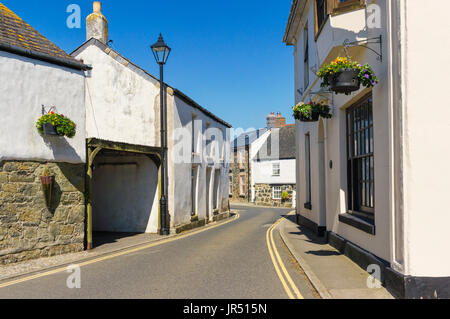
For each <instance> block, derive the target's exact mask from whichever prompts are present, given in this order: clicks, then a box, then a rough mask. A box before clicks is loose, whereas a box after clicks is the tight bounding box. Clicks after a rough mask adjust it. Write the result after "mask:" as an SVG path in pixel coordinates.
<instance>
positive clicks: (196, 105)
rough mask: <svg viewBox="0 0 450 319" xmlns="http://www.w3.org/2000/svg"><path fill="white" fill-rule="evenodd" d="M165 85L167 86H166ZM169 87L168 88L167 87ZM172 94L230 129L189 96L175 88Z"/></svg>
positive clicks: (229, 125) (227, 124)
mask: <svg viewBox="0 0 450 319" xmlns="http://www.w3.org/2000/svg"><path fill="white" fill-rule="evenodd" d="M166 85H167V84H166ZM168 87H170V86H168ZM172 89H173V92H174V94H175V95H176V96H178V97H179V98H181V99H182V100H183V101H185V102H186V103H188V104H190V105H191V106H193V107H195V108H196V109H199V110H200V111H202V112H203V113H205V114H206V115H207V116H209V117H210V118H212V119H213V120H215V121H217V122H219V123H220V124H223V125H225V126H226V127H228V128H231V127H232V125H231V124H229V123H227V122H225V121H224V120H222V119H220V118H218V117H217V116H215V115H214V114H212V113H211V112H210V111H208V110H207V109H205V108H204V107H202V106H201V105H200V104H198V103H197V102H195V101H194V100H193V99H191V98H190V97H189V96H187V95H186V94H184V93H183V92H181V91H180V90H177V89H175V88H172Z"/></svg>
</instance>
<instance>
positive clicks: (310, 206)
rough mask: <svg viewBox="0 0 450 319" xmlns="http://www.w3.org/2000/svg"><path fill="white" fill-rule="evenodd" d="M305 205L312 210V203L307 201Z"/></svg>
mask: <svg viewBox="0 0 450 319" xmlns="http://www.w3.org/2000/svg"><path fill="white" fill-rule="evenodd" d="M304 207H305V209H308V210H312V205H311V203H305V205H304Z"/></svg>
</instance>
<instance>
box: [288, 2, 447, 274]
mask: <svg viewBox="0 0 450 319" xmlns="http://www.w3.org/2000/svg"><path fill="white" fill-rule="evenodd" d="M309 2H311V1H309ZM376 3H377V4H378V5H379V7H380V8H381V12H380V13H381V15H380V16H381V19H382V23H381V25H382V28H381V29H369V30H368V32H367V35H366V36H367V37H375V36H379V35H380V34H381V35H382V36H383V39H384V40H383V62H382V63H381V62H380V61H377V60H376V55H375V54H374V53H372V52H370V51H368V50H364V49H359V48H355V49H351V50H350V53H351V55H352V56H353V58H354V59H355V60H358V61H360V62H363V63H369V64H370V65H372V67H373V68H374V71H375V73H376V74H377V76H378V77H379V79H380V83H379V84H378V85H377V86H375V87H374V88H373V99H374V105H373V107H374V108H373V116H374V147H375V225H376V235H375V236H372V235H368V234H366V233H364V232H362V231H360V230H358V229H356V228H353V227H351V226H348V225H345V224H342V223H340V222H339V221H338V216H339V214H342V213H345V212H346V210H347V207H346V192H347V180H346V172H347V167H346V142H345V108H347V107H348V106H351V105H352V104H353V103H354V102H356V101H357V100H358V99H359V98H361V97H362V96H364V95H365V94H366V93H367V92H369V90H361V91H359V92H356V93H354V94H352V95H351V96H348V97H347V96H344V95H338V96H337V95H334V97H333V100H331V101H330V102H332V103H333V105H334V114H333V118H332V119H330V120H326V121H324V133H325V134H324V135H325V164H326V194H327V196H326V208H327V214H326V217H327V218H326V226H327V229H328V230H331V231H333V232H335V233H337V234H339V235H341V236H342V237H344V238H346V239H348V240H350V241H351V242H354V243H356V244H357V245H359V246H361V247H362V248H364V249H366V250H368V251H370V252H372V253H374V254H375V255H377V256H379V257H381V258H383V259H385V260H387V261H390V262H391V263H392V265H393V267H394V268H395V269H396V270H398V271H400V272H401V273H403V274H405V275H413V276H427V277H438V276H450V254H448V253H447V251H448V249H447V248H446V246H445V245H446V243H448V242H449V241H450V233H449V232H448V229H447V228H448V225H449V224H450V215H449V214H448V213H447V209H446V207H447V205H446V202H445V198H447V193H448V190H449V189H450V178H449V177H450V176H448V175H450V173H449V170H448V156H446V154H448V153H449V152H450V149H449V147H450V146H449V145H448V143H447V139H448V138H447V137H448V134H449V129H450V125H449V124H448V117H449V116H450V110H449V107H448V106H449V105H448V102H447V100H448V97H447V95H446V91H447V87H446V86H447V81H446V80H447V75H448V74H449V72H450V67H449V64H448V63H447V62H448V52H450V38H449V37H448V36H447V33H448V30H450V22H449V20H448V18H447V17H446V14H447V12H448V9H450V3H449V2H448V1H445V0H439V1H433V2H427V3H426V4H425V3H424V2H423V1H418V0H417V1H416V0H408V1H406V0H396V1H392V2H390V1H389V2H388V1H376ZM393 7H395V8H396V9H395V10H397V11H396V12H394V13H395V14H394V15H392V17H393V18H394V19H395V20H394V21H391V20H390V17H391V14H392V12H391V10H393V9H392V8H393ZM363 11H364V10H363ZM361 13H362V12H361V10H359V11H355V12H353V13H346V14H341V15H338V16H335V17H334V18H331V19H330V20H329V21H328V23H327V25H326V26H325V28H324V29H323V30H322V33H321V34H320V36H319V38H318V40H317V42H315V41H311V40H310V42H309V43H310V57H311V58H310V59H311V60H313V61H314V62H310V64H311V66H314V65H315V64H316V63H317V65H318V67H320V65H321V64H322V63H323V62H328V60H327V61H324V59H325V57H326V59H331V58H335V57H336V56H337V55H339V53H340V54H341V55H342V54H343V52H340V51H341V49H339V48H338V49H336V48H333V47H330V45H329V43H334V44H336V43H342V42H343V41H344V40H345V37H344V36H342V34H344V35H345V34H346V31H345V30H346V29H347V30H348V31H350V33H349V34H351V33H352V32H353V33H355V32H354V31H355V28H356V29H361V26H362V23H364V17H365V16H367V14H366V13H365V14H361ZM306 17H309V18H308V21H309V23H310V27H309V29H310V39H313V36H314V34H313V32H311V31H312V30H314V28H313V24H312V22H313V17H314V15H313V11H312V7H309V9H308V12H307V13H305V16H304V17H303V19H304V21H306V19H305V18H306ZM424 17H425V18H424ZM431 17H432V18H431ZM424 19H425V20H424ZM418 21H422V22H418ZM390 24H392V28H393V29H392V32H390V31H389V25H390ZM332 27H335V28H336V27H338V28H341V29H343V30H337V31H336V30H334V29H332ZM302 31H303V28H302V27H301V28H299V30H298V33H297V35H298V36H297V38H298V42H297V46H296V48H295V68H296V69H295V73H296V76H295V78H296V89H298V88H301V87H302V83H303V73H302V72H303V48H302V46H303V43H304V41H303V38H302V34H303V32H302ZM330 39H333V41H331V40H330ZM316 43H317V45H316ZM327 43H328V45H327ZM371 47H373V48H374V49H375V50H379V48H378V46H377V45H371ZM391 48H392V52H391V51H389V50H390V49H391ZM315 56H317V57H318V58H315ZM310 83H311V86H310V89H311V91H317V90H319V85H320V81H317V79H316V78H315V76H314V75H313V74H312V73H311V78H310ZM301 99H302V96H300V94H299V93H298V92H296V99H295V102H296V103H298V102H299V101H300V100H301ZM399 114H401V115H400V117H399ZM393 119H395V120H396V122H392V121H393ZM296 127H297V141H298V145H297V159H298V165H297V168H296V171H297V185H298V192H297V197H298V198H297V205H298V207H299V208H298V210H299V213H300V214H302V215H303V216H305V217H307V218H309V219H311V220H313V221H315V222H317V223H319V222H320V221H319V220H318V216H319V209H320V206H321V205H320V200H319V185H318V181H319V176H318V171H319V168H318V163H319V149H318V123H301V122H299V121H297V123H296ZM396 131H399V132H400V133H399V134H400V137H399V140H398V141H397V140H394V137H393V134H394V132H396ZM306 133H310V134H311V164H312V167H311V170H312V171H311V179H312V207H313V209H312V211H308V210H305V209H303V204H304V203H305V186H304V183H305V182H304V181H305V167H304V166H305V165H304V163H305V162H304V136H305V134H306ZM393 154H399V159H395V158H394V155H393ZM330 160H332V161H333V169H330V168H329V167H328V164H329V161H330ZM394 160H395V161H399V162H398V163H399V164H398V165H400V166H399V168H397V166H396V165H397V162H395V161H394Z"/></svg>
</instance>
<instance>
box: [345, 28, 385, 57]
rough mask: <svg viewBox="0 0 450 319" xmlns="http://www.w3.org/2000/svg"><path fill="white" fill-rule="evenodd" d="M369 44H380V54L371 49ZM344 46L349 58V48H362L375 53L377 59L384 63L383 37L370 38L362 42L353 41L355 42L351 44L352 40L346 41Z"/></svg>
mask: <svg viewBox="0 0 450 319" xmlns="http://www.w3.org/2000/svg"><path fill="white" fill-rule="evenodd" d="M369 44H379V45H380V52H377V51H376V50H374V49H372V48H371V47H369V46H368V45H369ZM343 45H344V50H345V53H346V54H347V56H348V52H347V48H350V47H362V48H366V49H367V50H370V51H372V52H374V53H375V54H376V55H377V59H378V60H379V61H380V62H383V38H382V36H381V35H380V36H379V37H375V38H369V39H366V40H360V41H353V42H350V40H348V39H347V40H345V41H344V43H343Z"/></svg>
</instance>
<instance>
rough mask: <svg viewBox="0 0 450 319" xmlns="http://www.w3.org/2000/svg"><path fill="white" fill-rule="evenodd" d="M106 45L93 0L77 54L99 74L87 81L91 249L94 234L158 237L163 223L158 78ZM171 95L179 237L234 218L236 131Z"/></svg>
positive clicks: (173, 212) (172, 184)
mask: <svg viewBox="0 0 450 319" xmlns="http://www.w3.org/2000/svg"><path fill="white" fill-rule="evenodd" d="M107 43H108V22H107V20H106V18H105V17H104V16H103V14H102V13H101V4H100V3H99V2H94V12H93V13H92V14H91V15H89V16H88V17H87V42H86V43H84V44H83V45H81V46H80V47H79V48H78V49H76V50H75V51H74V52H73V53H72V56H73V57H75V58H77V59H82V60H83V61H84V62H85V63H87V64H89V65H91V66H92V68H93V69H92V73H91V75H90V76H89V78H88V79H87V80H86V116H87V126H86V131H87V139H88V142H87V144H88V161H89V167H90V171H88V176H90V177H91V178H92V179H91V183H89V184H90V185H91V189H90V193H92V196H88V220H89V221H88V233H89V234H88V242H89V243H90V244H92V233H93V232H94V231H108V232H110V231H113V232H148V233H156V232H158V231H159V230H160V225H161V221H160V213H159V196H160V190H159V174H160V169H159V167H160V153H161V149H160V147H161V142H160V140H161V139H160V96H159V94H160V88H159V80H158V79H157V78H155V77H154V76H153V75H151V74H149V73H147V72H146V71H145V70H143V69H142V68H140V67H139V66H137V65H136V64H134V63H132V62H131V61H130V60H128V59H126V58H125V57H123V56H122V55H121V54H120V53H118V52H117V51H115V50H113V49H111V48H110V47H109V46H108V45H107ZM166 92H167V96H166V99H167V112H168V115H167V118H168V152H169V153H168V158H169V163H168V174H169V176H168V194H169V203H168V205H169V214H170V221H169V223H170V230H171V231H172V232H179V231H182V230H184V229H188V228H191V227H195V226H198V225H204V224H205V223H207V222H209V221H213V220H217V219H219V218H223V217H224V215H223V214H221V213H224V212H228V170H229V166H228V165H229V164H228V163H227V161H225V158H228V157H227V155H226V154H227V153H228V152H229V146H228V144H229V128H230V127H231V126H230V125H229V124H228V123H226V122H225V121H223V120H221V119H220V118H218V117H216V116H215V115H213V114H212V113H210V112H208V111H207V110H206V109H204V108H202V107H201V106H200V105H198V104H197V103H196V102H194V101H193V100H192V99H190V98H189V97H187V96H186V95H184V94H183V93H182V92H180V91H179V90H177V89H174V88H172V87H170V86H167V89H166ZM183 142H184V143H183ZM94 244H95V242H94Z"/></svg>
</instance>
